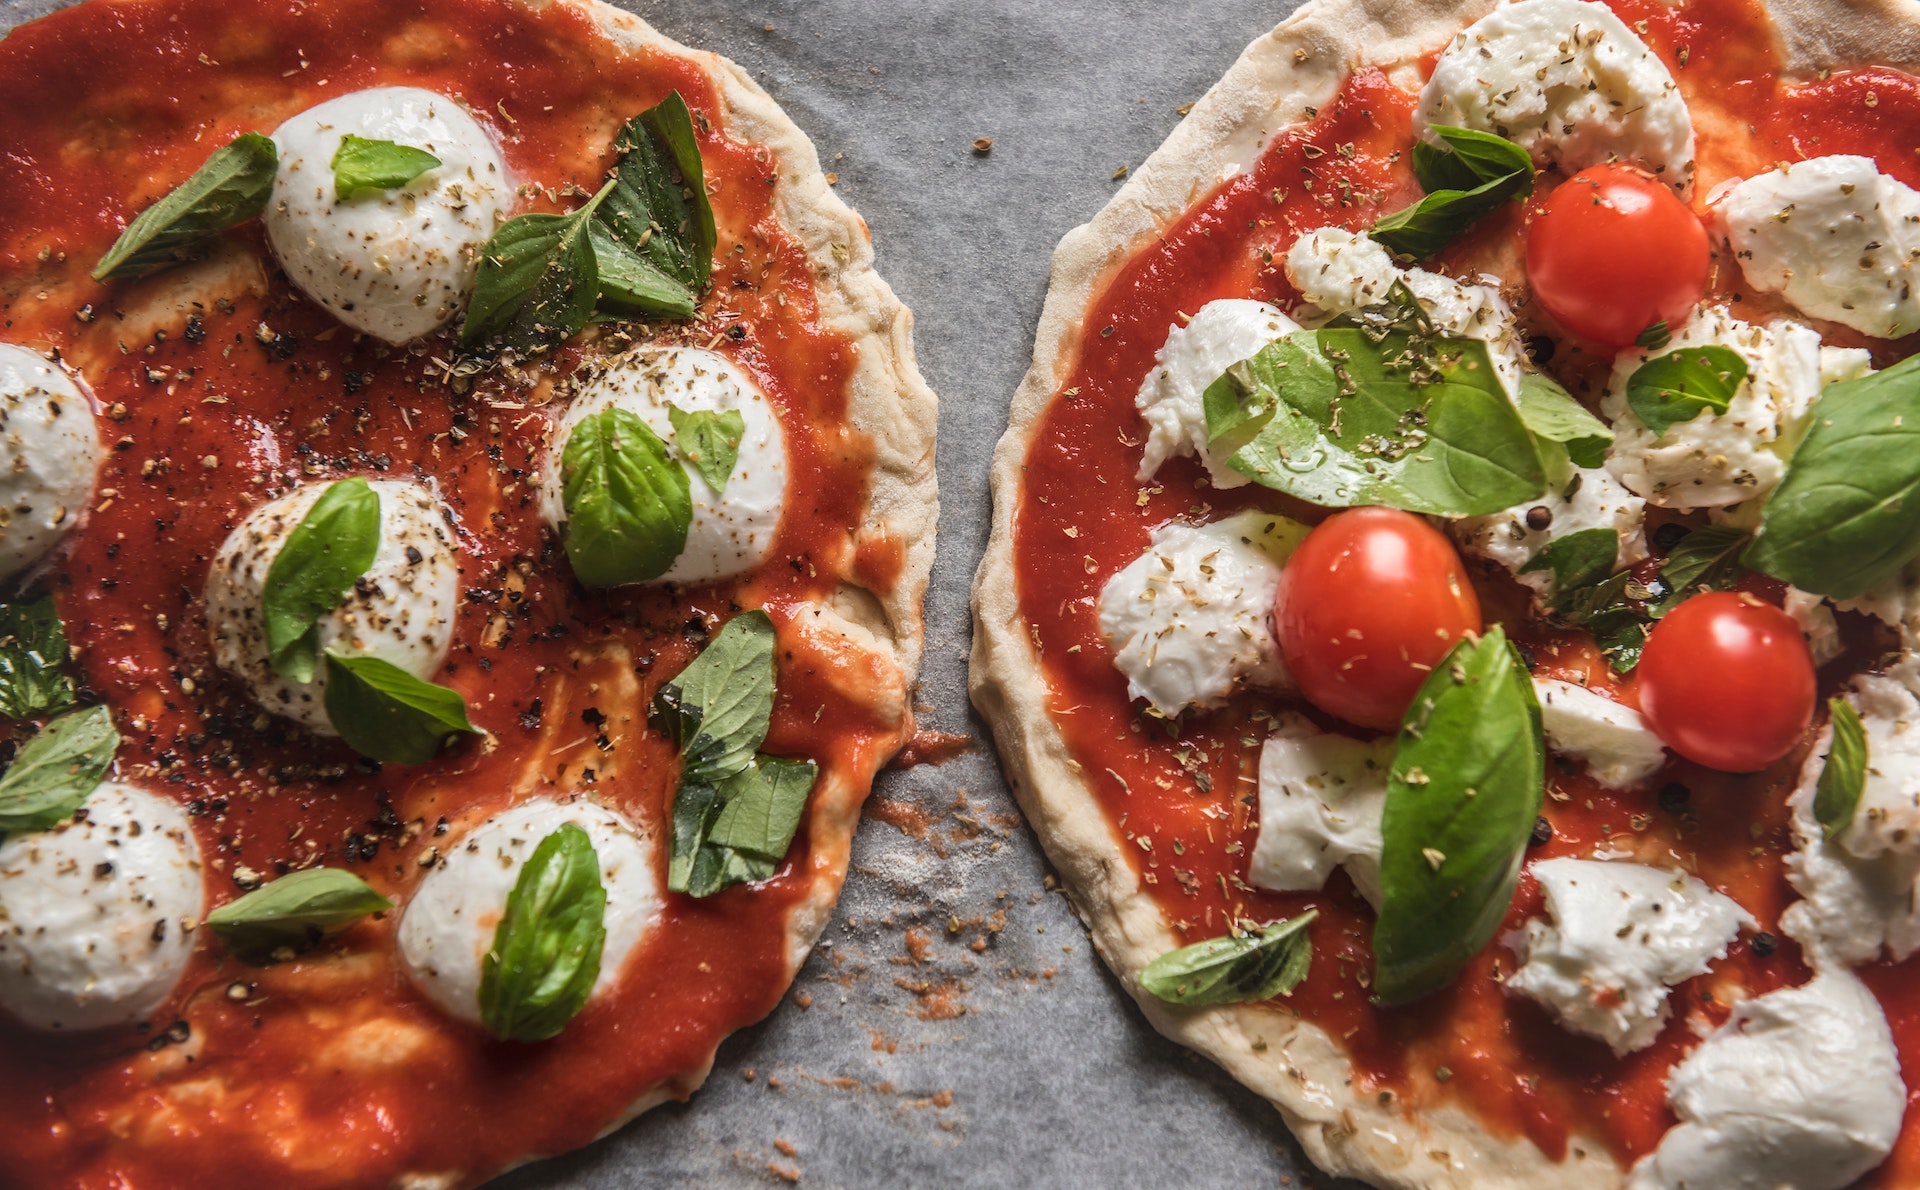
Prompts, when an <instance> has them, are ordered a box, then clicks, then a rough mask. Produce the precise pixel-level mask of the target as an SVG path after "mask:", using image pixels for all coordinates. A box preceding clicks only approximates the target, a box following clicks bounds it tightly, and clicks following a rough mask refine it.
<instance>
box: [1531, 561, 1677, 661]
mask: <svg viewBox="0 0 1920 1190" xmlns="http://www.w3.org/2000/svg"><path fill="white" fill-rule="evenodd" d="M1648 594H1649V592H1648V591H1647V589H1646V588H1644V587H1642V586H1640V584H1639V583H1637V582H1636V581H1635V579H1634V577H1633V572H1632V571H1631V570H1623V571H1621V572H1620V573H1619V574H1616V575H1614V576H1613V577H1612V578H1609V579H1607V580H1605V581H1604V582H1599V583H1593V584H1590V585H1587V586H1580V587H1570V588H1567V589H1565V590H1563V591H1561V592H1560V593H1559V594H1557V595H1555V596H1554V597H1553V599H1552V600H1551V601H1550V602H1549V603H1548V604H1547V612H1548V614H1549V615H1550V616H1551V617H1552V619H1553V620H1554V622H1555V623H1558V624H1561V625H1563V626H1565V627H1568V628H1584V629H1586V630H1587V632H1589V633H1590V634H1592V636H1593V641H1594V644H1596V645H1598V646H1599V648H1600V652H1601V654H1602V655H1603V656H1605V657H1606V659H1607V664H1609V665H1611V666H1612V667H1613V668H1614V669H1615V670H1617V671H1618V672H1620V673H1623V674H1624V673H1632V672H1633V669H1634V667H1635V666H1637V665H1639V664H1640V652H1641V650H1642V649H1644V648H1645V647H1646V643H1647V629H1648V626H1649V624H1650V623H1651V621H1652V617H1651V616H1649V615H1648V613H1647V611H1646V608H1645V606H1644V604H1645V601H1646V597H1647V595H1648Z"/></svg>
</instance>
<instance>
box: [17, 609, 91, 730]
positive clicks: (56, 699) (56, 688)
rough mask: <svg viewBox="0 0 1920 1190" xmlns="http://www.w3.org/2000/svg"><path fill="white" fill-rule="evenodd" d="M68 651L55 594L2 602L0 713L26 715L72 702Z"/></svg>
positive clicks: (48, 711) (53, 710)
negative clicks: (27, 601) (54, 599)
mask: <svg viewBox="0 0 1920 1190" xmlns="http://www.w3.org/2000/svg"><path fill="white" fill-rule="evenodd" d="M71 655H72V650H71V649H70V648H69V647H68V645H67V632H66V628H65V627H64V626H63V625H62V624H61V623H60V613H59V611H58V610H57V609H56V608H55V607H54V606H53V596H51V595H45V596H42V597H41V598H39V599H36V600H34V601H33V602H32V603H0V715H5V716H6V717H7V718H9V719H30V718H32V717H34V716H36V715H52V714H57V713H59V712H61V711H64V710H66V709H67V708H68V707H70V706H72V705H73V695H74V689H73V678H72V677H71V676H69V675H68V673H67V661H68V659H69V657H70V656H71Z"/></svg>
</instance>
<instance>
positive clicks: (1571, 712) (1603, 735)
mask: <svg viewBox="0 0 1920 1190" xmlns="http://www.w3.org/2000/svg"><path fill="white" fill-rule="evenodd" d="M1533 691H1534V694H1535V695H1536V696H1537V697H1538V698H1539V700H1540V722H1541V724H1542V726H1543V727H1544V729H1545V732H1546V737H1547V747H1549V748H1552V749H1553V750H1554V751H1555V752H1558V753H1561V754H1562V755H1565V756H1571V757H1573V758H1574V759H1576V760H1579V761H1581V762H1583V763H1584V764H1585V765H1586V766H1587V772H1589V773H1590V774H1592V776H1593V779H1594V780H1596V781H1598V782H1600V784H1602V785H1605V786H1606V787H1607V788H1609V789H1627V788H1630V787H1632V786H1635V785H1639V784H1641V783H1642V782H1644V781H1645V780H1646V779H1647V778H1648V777H1651V776H1653V775H1654V774H1655V773H1657V772H1659V771H1660V770H1661V769H1662V768H1664V767H1665V766H1666V763H1667V750H1666V748H1665V747H1663V746H1662V745H1661V743H1660V737H1658V736H1656V735H1654V734H1653V729H1652V728H1649V727H1648V726H1647V721H1646V720H1645V719H1643V718H1641V717H1640V712H1638V711H1636V710H1634V709H1633V708H1632V707H1628V706H1622V705H1621V704H1620V703H1617V702H1615V701H1613V700H1612V699H1611V698H1607V697H1605V696H1604V695H1599V694H1595V693H1594V692H1593V691H1591V690H1589V689H1587V688H1586V687H1585V686H1576V685H1574V684H1573V683H1572V682H1562V681H1558V680H1556V679H1553V678H1535V679H1534V680H1533Z"/></svg>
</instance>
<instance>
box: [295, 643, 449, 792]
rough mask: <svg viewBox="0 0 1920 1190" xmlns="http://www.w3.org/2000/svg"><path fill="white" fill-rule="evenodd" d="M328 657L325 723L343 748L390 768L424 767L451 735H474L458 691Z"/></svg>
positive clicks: (374, 660)
mask: <svg viewBox="0 0 1920 1190" xmlns="http://www.w3.org/2000/svg"><path fill="white" fill-rule="evenodd" d="M326 657H327V696H326V705H327V721H328V722H329V723H332V724H333V729H334V730H335V731H337V732H339V733H340V738H341V739H343V740H345V741H346V742H347V746H348V747H349V748H352V749H353V750H354V751H355V752H358V753H359V754H360V755H362V756H365V757H369V758H371V759H373V760H378V761H381V762H383V763H389V764H425V763H427V762H428V761H430V760H432V759H433V758H434V757H436V756H438V755H440V748H441V746H442V745H443V744H445V743H446V741H447V737H448V736H452V735H479V734H480V733H479V732H478V731H477V730H475V728H474V726H473V724H472V723H469V722H468V721H467V703H466V700H465V699H463V698H461V697H460V694H459V692H458V691H454V690H449V689H447V688H446V687H445V686H436V685H434V684H433V683H432V682H426V681H422V680H421V679H419V678H416V677H414V676H413V675H412V674H410V673H408V672H407V671H406V670H404V669H401V668H400V667H399V666H397V665H394V664H393V663H392V662H390V661H382V660H381V659H380V658H378V657H349V656H347V655H345V654H343V653H336V652H334V651H333V650H332V649H328V650H327V652H326Z"/></svg>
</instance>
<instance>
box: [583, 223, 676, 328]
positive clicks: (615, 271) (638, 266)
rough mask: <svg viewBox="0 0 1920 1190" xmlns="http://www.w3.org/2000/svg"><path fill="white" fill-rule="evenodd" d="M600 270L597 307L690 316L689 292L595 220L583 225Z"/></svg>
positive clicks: (616, 310)
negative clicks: (591, 241)
mask: <svg viewBox="0 0 1920 1190" xmlns="http://www.w3.org/2000/svg"><path fill="white" fill-rule="evenodd" d="M587 233H588V235H589V237H590V238H591V239H592V240H593V256H594V263H595V265H596V266H597V267H598V268H599V270H600V303H599V304H600V306H601V308H602V309H603V310H609V311H611V312H613V313H616V314H623V313H624V314H642V315H645V314H657V315H660V316H661V317H664V318H692V317H693V311H694V301H693V291H692V290H690V289H688V288H687V287H686V286H685V285H682V284H681V283H680V282H679V281H678V280H676V279H674V278H673V277H670V276H668V275H667V274H665V273H663V272H661V271H660V270H659V269H657V268H655V267H654V266H653V265H651V264H649V263H647V262H646V261H645V260H642V259H641V258H640V256H639V255H638V254H637V253H635V252H634V250H633V249H631V248H629V247H627V246H626V245H625V244H622V243H621V242H620V241H619V240H618V239H617V238H615V236H614V234H613V232H611V231H609V230H607V226H606V224H604V223H602V222H600V221H599V220H598V219H596V220H594V221H593V223H592V224H591V225H590V226H589V227H588V228H587Z"/></svg>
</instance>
